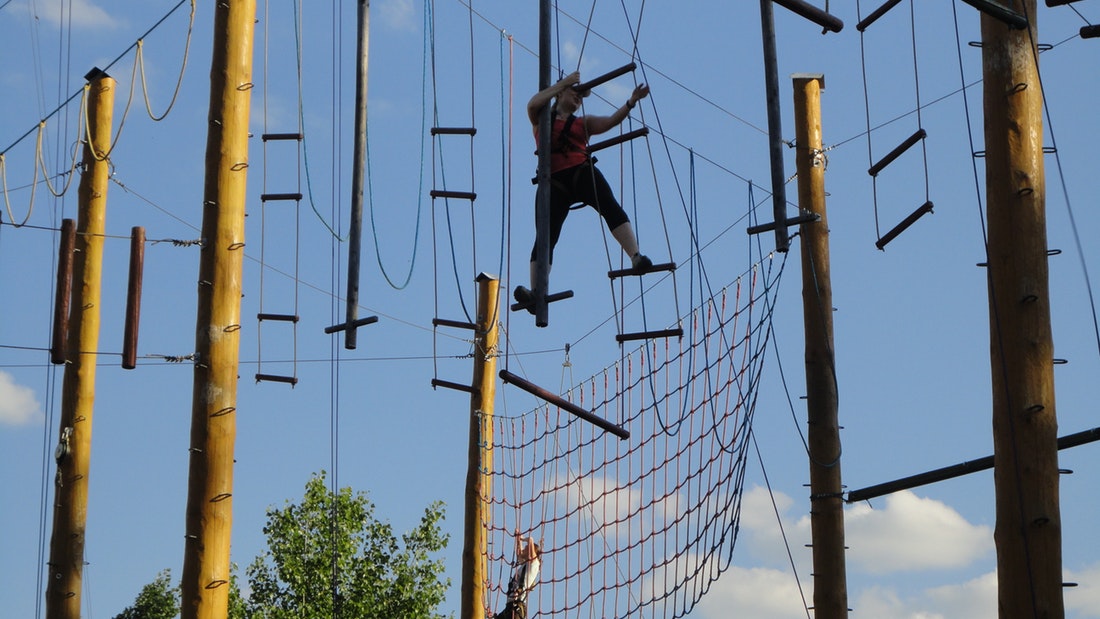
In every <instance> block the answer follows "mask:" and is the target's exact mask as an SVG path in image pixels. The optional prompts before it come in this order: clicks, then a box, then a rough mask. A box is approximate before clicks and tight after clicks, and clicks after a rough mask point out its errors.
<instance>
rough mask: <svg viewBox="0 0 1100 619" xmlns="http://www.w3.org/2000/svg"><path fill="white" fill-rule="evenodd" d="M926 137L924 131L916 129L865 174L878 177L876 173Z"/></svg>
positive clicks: (926, 134) (926, 133)
mask: <svg viewBox="0 0 1100 619" xmlns="http://www.w3.org/2000/svg"><path fill="white" fill-rule="evenodd" d="M926 137H928V132H926V131H925V130H924V129H917V131H916V132H915V133H914V134H913V135H911V136H909V137H908V138H906V139H905V141H904V142H902V143H901V144H898V146H897V147H896V148H894V150H892V151H890V152H889V153H886V156H885V157H883V158H882V159H879V161H878V163H876V164H875V165H873V166H871V167H870V168H869V169H868V170H867V173H868V174H870V175H871V176H878V173H879V172H881V171H882V169H883V168H885V167H886V166H888V165H890V164H891V163H893V161H894V160H895V159H897V158H898V157H900V156H901V155H902V153H904V152H905V151H907V150H909V149H910V148H912V147H913V145H914V144H916V143H917V142H919V141H921V140H923V139H924V138H926Z"/></svg>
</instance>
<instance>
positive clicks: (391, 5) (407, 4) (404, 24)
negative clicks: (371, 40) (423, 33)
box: [377, 0, 420, 32]
mask: <svg viewBox="0 0 1100 619" xmlns="http://www.w3.org/2000/svg"><path fill="white" fill-rule="evenodd" d="M377 9H378V16H379V19H381V20H382V23H384V24H385V25H387V26H389V27H390V28H393V29H394V30H401V31H405V32H416V31H417V30H418V29H419V26H420V20H419V17H418V16H417V14H416V9H415V8H414V7H413V3H412V0H386V1H385V2H379V3H378V6H377Z"/></svg>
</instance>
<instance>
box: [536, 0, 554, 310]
mask: <svg viewBox="0 0 1100 619" xmlns="http://www.w3.org/2000/svg"><path fill="white" fill-rule="evenodd" d="M552 18H553V16H552V13H551V11H550V0H539V90H540V91H541V90H543V89H545V88H548V87H549V86H550V63H551V62H552V59H551V57H550V34H551V21H550V20H551V19H552ZM553 122H554V121H553V111H552V109H551V107H550V102H547V103H546V105H544V106H543V107H542V109H541V110H539V135H538V143H537V147H538V153H539V163H538V173H537V178H538V189H537V190H536V192H535V262H536V266H535V281H533V282H531V285H532V286H534V287H535V290H534V291H533V292H534V295H535V326H537V327H545V326H548V325H549V324H550V310H549V308H548V307H547V301H546V295H548V294H550V130H551V127H552V126H553Z"/></svg>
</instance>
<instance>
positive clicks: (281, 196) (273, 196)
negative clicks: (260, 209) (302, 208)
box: [260, 193, 302, 202]
mask: <svg viewBox="0 0 1100 619" xmlns="http://www.w3.org/2000/svg"><path fill="white" fill-rule="evenodd" d="M301 199H302V194H300V193H261V194H260V200H261V201H263V202H267V201H269V200H301Z"/></svg>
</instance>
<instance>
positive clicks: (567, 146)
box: [534, 116, 588, 174]
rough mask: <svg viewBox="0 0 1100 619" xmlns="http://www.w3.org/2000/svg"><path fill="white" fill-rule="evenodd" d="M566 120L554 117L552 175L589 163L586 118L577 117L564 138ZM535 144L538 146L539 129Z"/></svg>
mask: <svg viewBox="0 0 1100 619" xmlns="http://www.w3.org/2000/svg"><path fill="white" fill-rule="evenodd" d="M565 122H566V119H565V118H559V117H558V116H554V124H553V127H552V128H551V130H550V173H551V174H553V173H554V172H557V171H558V170H565V169H566V168H572V167H574V166H578V165H580V164H582V163H584V162H585V161H588V136H587V135H586V134H585V131H584V117H583V116H580V117H577V118H576V119H575V120H574V121H573V123H572V124H571V125H570V126H569V132H568V133H566V134H565V136H564V137H563V136H562V130H563V129H565ZM534 131H535V144H536V145H537V144H538V139H539V128H538V125H535V127H534Z"/></svg>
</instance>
